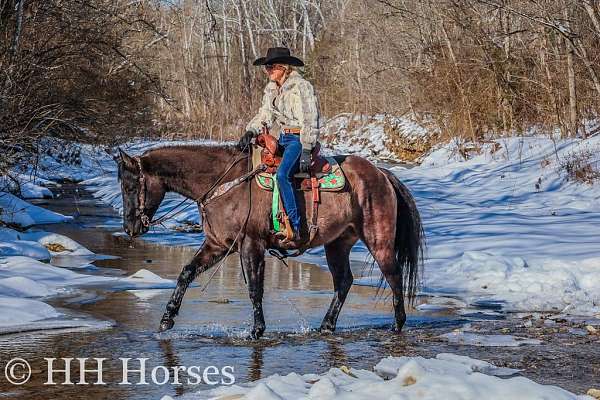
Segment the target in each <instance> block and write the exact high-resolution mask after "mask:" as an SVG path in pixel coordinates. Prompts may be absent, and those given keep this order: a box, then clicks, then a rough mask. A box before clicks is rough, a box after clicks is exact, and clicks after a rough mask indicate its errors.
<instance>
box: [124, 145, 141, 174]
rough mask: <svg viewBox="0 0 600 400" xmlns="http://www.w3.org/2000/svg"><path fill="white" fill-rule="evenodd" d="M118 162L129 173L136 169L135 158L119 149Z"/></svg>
mask: <svg viewBox="0 0 600 400" xmlns="http://www.w3.org/2000/svg"><path fill="white" fill-rule="evenodd" d="M119 161H121V162H122V163H123V167H125V169H128V170H130V171H136V170H137V168H138V165H137V162H136V161H135V158H133V157H131V156H130V155H129V154H127V153H125V152H124V151H123V150H121V149H120V148H119Z"/></svg>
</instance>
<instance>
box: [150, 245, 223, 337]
mask: <svg viewBox="0 0 600 400" xmlns="http://www.w3.org/2000/svg"><path fill="white" fill-rule="evenodd" d="M226 252H227V250H226V249H222V248H221V247H219V246H216V245H214V244H212V243H210V242H204V244H203V245H202V247H201V248H200V250H199V251H198V253H196V255H195V256H194V258H193V259H192V261H190V263H189V264H187V265H186V266H185V267H183V269H182V270H181V273H180V274H179V278H177V287H176V288H175V290H173V294H172V295H171V299H170V300H169V303H167V310H166V311H165V313H164V314H163V317H162V319H161V320H160V326H159V328H158V331H159V332H164V331H167V330H169V329H171V328H172V327H173V325H175V322H174V321H173V318H175V316H177V314H178V313H179V308H180V307H181V301H182V300H183V296H184V295H185V291H186V290H187V288H188V286H189V285H190V283H192V281H193V280H194V279H196V277H197V276H198V275H200V274H201V273H202V272H204V271H206V270H208V269H210V268H211V267H213V266H214V265H215V264H216V263H218V262H219V261H220V260H222V259H223V257H224V256H225V254H226Z"/></svg>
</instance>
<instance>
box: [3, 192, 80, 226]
mask: <svg viewBox="0 0 600 400" xmlns="http://www.w3.org/2000/svg"><path fill="white" fill-rule="evenodd" d="M70 219H71V217H67V216H65V215H62V214H59V213H55V212H53V211H50V210H46V209H45V208H42V207H38V206H34V205H33V204H31V203H28V202H26V201H24V200H21V199H20V198H18V197H16V196H13V195H12V194H10V193H7V192H0V221H2V222H4V223H6V224H10V225H18V226H22V227H29V226H32V225H38V224H56V223H59V222H65V221H68V220H70Z"/></svg>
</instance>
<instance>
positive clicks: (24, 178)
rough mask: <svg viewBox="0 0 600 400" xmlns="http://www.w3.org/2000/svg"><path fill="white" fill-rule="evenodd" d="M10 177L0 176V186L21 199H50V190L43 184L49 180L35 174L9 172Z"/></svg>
mask: <svg viewBox="0 0 600 400" xmlns="http://www.w3.org/2000/svg"><path fill="white" fill-rule="evenodd" d="M11 178H12V179H11ZM11 178H9V177H7V176H0V188H2V189H1V190H3V191H8V192H11V193H14V194H16V195H18V197H20V198H22V199H50V198H52V197H53V195H52V192H51V191H50V189H48V188H47V187H45V186H41V185H44V184H48V183H49V182H48V181H46V180H45V179H41V178H37V177H36V176H35V175H24V174H19V173H14V174H11Z"/></svg>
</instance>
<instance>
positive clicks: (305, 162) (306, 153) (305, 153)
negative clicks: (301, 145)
mask: <svg viewBox="0 0 600 400" xmlns="http://www.w3.org/2000/svg"><path fill="white" fill-rule="evenodd" d="M310 153H311V151H310V150H308V149H302V155H301V156H300V168H299V169H300V172H303V173H310V158H311V154H310Z"/></svg>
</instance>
